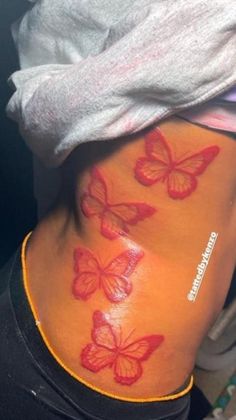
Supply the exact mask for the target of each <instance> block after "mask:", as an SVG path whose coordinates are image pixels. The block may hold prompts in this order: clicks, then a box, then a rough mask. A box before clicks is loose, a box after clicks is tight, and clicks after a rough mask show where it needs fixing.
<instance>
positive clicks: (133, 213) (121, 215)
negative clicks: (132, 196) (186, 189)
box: [81, 167, 156, 239]
mask: <svg viewBox="0 0 236 420" xmlns="http://www.w3.org/2000/svg"><path fill="white" fill-rule="evenodd" d="M81 209H82V212H83V214H84V215H85V216H86V217H88V218H90V217H94V216H96V217H98V218H99V219H100V232H101V234H102V235H103V236H105V237H106V238H108V239H116V238H117V237H118V236H120V235H125V234H127V233H128V232H129V228H128V226H129V225H136V224H137V223H138V222H140V221H142V220H144V219H145V218H147V217H150V216H152V215H153V214H154V213H155V211H156V209H155V208H154V207H151V206H149V205H147V204H145V203H133V202H131V203H116V204H114V203H110V201H109V198H108V191H107V185H106V182H105V180H104V178H103V177H102V175H101V173H100V172H99V170H98V169H97V168H96V167H94V168H93V169H92V171H91V181H90V182H89V184H88V190H87V192H85V193H84V194H83V195H82V197H81Z"/></svg>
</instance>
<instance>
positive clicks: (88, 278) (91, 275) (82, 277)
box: [72, 247, 99, 300]
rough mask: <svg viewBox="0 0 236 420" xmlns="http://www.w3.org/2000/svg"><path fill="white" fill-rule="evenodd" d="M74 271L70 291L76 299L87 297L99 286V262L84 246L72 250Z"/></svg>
mask: <svg viewBox="0 0 236 420" xmlns="http://www.w3.org/2000/svg"><path fill="white" fill-rule="evenodd" d="M74 271H75V273H76V274H77V275H76V277H75V278H74V281H73V286H72V292H73V295H74V296H75V298H76V299H83V300H86V299H88V298H89V297H90V296H91V295H92V294H93V293H94V292H95V290H97V288H98V287H99V264H98V261H97V259H96V257H95V256H94V255H93V254H92V253H91V252H90V251H88V250H86V249H84V248H80V247H78V248H76V250H75V251H74Z"/></svg>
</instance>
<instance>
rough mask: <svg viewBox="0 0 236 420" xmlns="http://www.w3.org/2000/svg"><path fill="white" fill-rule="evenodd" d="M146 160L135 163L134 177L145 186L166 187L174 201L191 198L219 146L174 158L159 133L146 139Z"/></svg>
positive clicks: (152, 133) (149, 135) (158, 131)
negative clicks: (163, 185)
mask: <svg viewBox="0 0 236 420" xmlns="http://www.w3.org/2000/svg"><path fill="white" fill-rule="evenodd" d="M145 151H146V157H141V158H139V159H138V160H137V162H136V167H135V177H136V179H137V180H138V181H139V182H140V183H141V184H143V185H147V186H149V185H153V184H155V183H156V182H159V181H164V182H166V183H167V191H168V194H169V196H170V197H171V198H180V199H183V198H185V197H188V196H189V195H190V194H191V193H192V192H193V191H194V190H195V189H196V187H197V179H196V176H197V175H201V174H202V173H203V172H204V171H205V170H206V168H207V167H208V165H209V164H210V163H211V162H212V160H213V159H214V158H215V157H216V155H218V153H219V151H220V149H219V147H218V146H210V147H206V148H205V149H203V150H201V151H200V152H197V153H195V154H193V155H191V156H189V157H186V158H184V159H179V160H176V159H174V158H173V155H172V152H171V149H170V146H169V145H168V143H167V141H166V140H165V137H164V136H163V134H162V133H161V131H160V130H159V129H155V130H153V131H151V132H150V133H149V134H147V135H146V136H145Z"/></svg>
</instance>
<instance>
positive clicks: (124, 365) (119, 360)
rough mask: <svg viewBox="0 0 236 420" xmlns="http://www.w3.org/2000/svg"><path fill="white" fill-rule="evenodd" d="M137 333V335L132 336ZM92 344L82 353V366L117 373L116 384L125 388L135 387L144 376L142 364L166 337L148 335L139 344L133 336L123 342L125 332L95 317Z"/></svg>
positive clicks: (101, 315) (97, 314) (104, 317)
mask: <svg viewBox="0 0 236 420" xmlns="http://www.w3.org/2000/svg"><path fill="white" fill-rule="evenodd" d="M132 333H133V332H132ZM91 336H92V343H90V344H88V345H87V346H86V347H84V349H83V350H82V352H81V364H82V366H83V367H84V368H86V369H88V370H90V371H91V372H94V373H96V372H99V371H100V370H101V369H104V368H110V369H112V370H113V374H114V380H115V381H116V382H118V383H119V384H121V385H132V384H133V383H134V382H136V381H137V380H138V379H139V378H140V377H141V376H142V373H143V368H142V362H144V361H146V360H148V359H149V357H150V356H151V354H152V353H153V352H154V351H155V350H156V349H157V348H158V347H159V346H160V345H161V343H162V342H163V340H164V336H163V335H156V334H154V335H146V336H144V337H141V338H139V339H137V340H135V341H131V340H130V336H131V334H129V335H128V337H127V338H126V339H125V340H123V339H122V331H121V329H120V330H118V329H116V328H115V327H114V326H112V324H111V322H110V321H109V320H108V319H107V318H106V316H105V315H104V314H103V313H102V312H100V311H95V312H94V314H93V329H92V334H91Z"/></svg>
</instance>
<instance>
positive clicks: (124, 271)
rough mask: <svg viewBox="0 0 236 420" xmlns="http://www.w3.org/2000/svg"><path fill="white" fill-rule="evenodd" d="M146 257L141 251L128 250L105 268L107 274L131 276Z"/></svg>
mask: <svg viewBox="0 0 236 420" xmlns="http://www.w3.org/2000/svg"><path fill="white" fill-rule="evenodd" d="M143 256H144V252H143V251H141V250H140V249H128V250H126V251H124V252H122V253H121V254H120V255H118V256H117V257H116V258H114V259H113V260H112V261H111V262H110V263H109V264H108V265H107V266H106V268H105V272H106V273H107V274H115V275H117V276H119V277H120V276H123V277H128V276H130V275H131V274H132V273H133V271H134V269H135V267H136V265H137V264H138V262H139V261H140V260H141V258H142V257H143Z"/></svg>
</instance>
